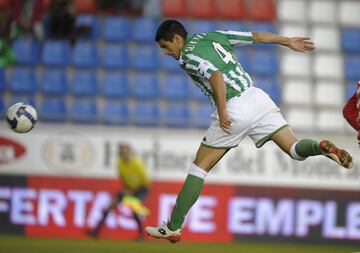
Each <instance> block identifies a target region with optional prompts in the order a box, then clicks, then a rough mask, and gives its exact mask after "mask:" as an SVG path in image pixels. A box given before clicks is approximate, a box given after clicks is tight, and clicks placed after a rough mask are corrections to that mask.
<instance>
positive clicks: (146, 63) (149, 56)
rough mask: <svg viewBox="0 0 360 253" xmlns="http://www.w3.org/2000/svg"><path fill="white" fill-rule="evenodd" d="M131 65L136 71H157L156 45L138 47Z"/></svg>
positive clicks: (133, 54)
mask: <svg viewBox="0 0 360 253" xmlns="http://www.w3.org/2000/svg"><path fill="white" fill-rule="evenodd" d="M131 65H132V67H133V68H135V69H136V70H151V71H154V70H156V69H157V65H158V64H157V51H156V48H155V45H151V44H149V45H137V46H136V47H135V48H134V49H133V51H132V55H131Z"/></svg>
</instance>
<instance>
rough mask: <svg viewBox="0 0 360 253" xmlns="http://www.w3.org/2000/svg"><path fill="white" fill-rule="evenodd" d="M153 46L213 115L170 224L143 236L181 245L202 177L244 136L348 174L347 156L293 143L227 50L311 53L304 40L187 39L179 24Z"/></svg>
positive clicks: (165, 26)
mask: <svg viewBox="0 0 360 253" xmlns="http://www.w3.org/2000/svg"><path fill="white" fill-rule="evenodd" d="M155 41H156V42H157V43H158V44H159V46H160V47H161V48H162V50H163V52H164V54H165V55H168V56H172V57H173V58H175V59H176V60H178V62H179V64H180V66H181V68H183V69H184V70H185V71H186V72H187V74H188V75H190V77H191V79H192V80H193V81H194V83H195V84H196V85H197V86H198V87H199V88H200V89H201V90H202V91H203V93H204V94H205V95H206V96H208V97H209V99H210V101H211V102H212V104H213V105H214V106H215V107H216V110H214V113H213V114H212V116H211V119H212V122H211V125H210V127H209V128H208V130H207V131H206V133H205V137H204V138H203V140H202V142H201V145H200V147H199V149H198V151H197V154H196V157H195V160H194V161H193V163H192V164H191V165H190V168H189V172H188V175H187V177H186V179H185V182H184V184H183V186H182V188H181V190H180V192H179V194H178V196H177V199H176V204H175V206H174V208H173V211H172V214H171V217H170V220H169V221H168V222H167V223H164V224H163V225H162V226H160V227H146V228H145V230H146V232H147V233H148V234H149V235H151V236H153V237H155V238H163V239H167V240H169V241H170V242H178V241H180V240H181V226H182V224H183V222H184V219H185V216H186V214H187V213H188V211H189V209H190V208H191V207H192V206H193V205H194V203H195V202H196V200H197V199H198V197H199V194H200V191H201V188H202V186H203V182H204V179H205V177H206V175H207V173H208V172H209V171H210V170H211V168H213V166H214V165H215V164H216V163H217V162H218V161H219V160H220V159H221V158H222V157H223V156H224V155H225V154H226V153H227V152H228V151H229V150H230V149H231V148H233V147H236V146H237V145H238V144H239V143H240V141H241V140H242V139H243V138H244V137H245V136H249V137H250V138H251V139H252V140H253V142H254V143H255V146H256V147H257V148H260V147H262V146H263V145H264V144H265V143H266V142H267V141H270V140H272V141H273V142H275V143H276V144H277V145H278V146H279V147H280V148H281V149H282V150H283V151H284V152H285V153H287V154H288V155H289V156H290V157H291V158H293V159H296V160H299V161H302V160H305V159H306V158H307V157H309V156H317V155H323V156H326V157H328V158H330V159H332V160H334V161H335V162H337V163H338V164H340V165H341V166H343V167H345V168H351V166H352V157H351V155H350V154H349V153H348V152H346V151H345V150H343V149H339V148H338V147H336V146H335V145H334V144H333V143H331V142H330V141H328V140H322V141H315V140H310V139H302V140H298V139H297V138H296V137H295V135H294V134H293V132H292V131H291V129H290V127H289V126H288V124H287V122H286V121H285V119H284V118H283V116H282V114H281V113H280V110H279V108H278V107H277V106H276V105H275V103H274V102H273V101H272V100H271V98H270V97H269V96H268V95H267V94H266V93H265V92H264V91H262V90H261V89H259V88H256V87H254V86H253V81H252V80H251V78H250V76H249V74H248V73H246V72H245V71H244V69H243V68H242V67H241V65H240V63H239V62H238V61H237V59H236V57H235V55H234V52H233V46H237V45H250V44H253V43H276V44H279V45H282V46H285V47H288V48H290V49H292V50H294V51H297V52H302V53H305V52H308V51H313V50H314V49H315V46H314V43H313V42H312V41H311V40H310V39H309V38H303V37H292V38H287V37H282V36H278V35H275V34H272V33H268V32H238V31H227V30H224V31H216V32H209V33H197V34H193V35H188V33H187V31H186V29H185V28H184V26H183V25H182V24H181V23H180V22H178V21H176V20H166V21H164V22H163V23H161V25H160V26H159V27H158V29H157V32H156V35H155Z"/></svg>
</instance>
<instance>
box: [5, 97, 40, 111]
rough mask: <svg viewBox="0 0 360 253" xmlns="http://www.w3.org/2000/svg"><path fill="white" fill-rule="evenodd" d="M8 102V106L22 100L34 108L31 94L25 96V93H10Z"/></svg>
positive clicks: (34, 104) (33, 99)
mask: <svg viewBox="0 0 360 253" xmlns="http://www.w3.org/2000/svg"><path fill="white" fill-rule="evenodd" d="M9 102H10V103H9V104H8V107H9V106H11V105H13V104H16V103H20V102H23V103H27V104H29V105H32V106H34V107H35V108H36V103H35V98H34V96H33V95H31V96H27V95H16V94H12V95H11V98H10V101H9Z"/></svg>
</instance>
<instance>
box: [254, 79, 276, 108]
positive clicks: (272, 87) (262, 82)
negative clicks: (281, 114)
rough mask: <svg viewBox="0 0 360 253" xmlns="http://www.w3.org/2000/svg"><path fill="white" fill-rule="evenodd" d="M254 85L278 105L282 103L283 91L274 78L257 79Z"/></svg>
mask: <svg viewBox="0 0 360 253" xmlns="http://www.w3.org/2000/svg"><path fill="white" fill-rule="evenodd" d="M254 85H255V86H257V87H259V88H260V89H262V90H263V91H265V92H266V93H267V94H268V95H269V96H270V97H271V98H272V100H273V101H274V102H275V103H276V104H280V103H281V89H280V86H279V84H278V82H277V81H276V79H274V78H255V79H254Z"/></svg>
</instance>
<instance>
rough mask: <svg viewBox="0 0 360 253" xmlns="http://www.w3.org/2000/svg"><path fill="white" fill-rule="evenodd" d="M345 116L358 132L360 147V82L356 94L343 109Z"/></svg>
mask: <svg viewBox="0 0 360 253" xmlns="http://www.w3.org/2000/svg"><path fill="white" fill-rule="evenodd" d="M343 116H344V118H345V119H346V120H347V122H348V123H349V124H350V126H352V127H353V128H354V129H355V130H356V131H358V135H357V139H358V143H359V147H360V81H358V82H357V87H356V91H355V93H354V94H353V95H352V96H351V98H350V99H349V100H348V101H347V103H346V105H345V106H344V109H343Z"/></svg>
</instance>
